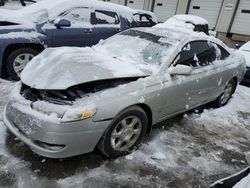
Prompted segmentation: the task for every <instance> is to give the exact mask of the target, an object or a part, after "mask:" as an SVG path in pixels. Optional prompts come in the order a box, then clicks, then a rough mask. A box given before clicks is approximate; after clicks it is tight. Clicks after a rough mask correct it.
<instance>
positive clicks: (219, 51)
mask: <svg viewBox="0 0 250 188" xmlns="http://www.w3.org/2000/svg"><path fill="white" fill-rule="evenodd" d="M208 45H209V47H210V48H213V49H214V56H215V58H214V60H225V59H226V58H227V57H229V56H230V53H228V52H227V51H226V50H225V49H224V48H223V47H222V46H220V45H218V44H215V43H213V42H208Z"/></svg>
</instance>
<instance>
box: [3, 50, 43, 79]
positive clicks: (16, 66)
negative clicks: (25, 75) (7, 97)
mask: <svg viewBox="0 0 250 188" xmlns="http://www.w3.org/2000/svg"><path fill="white" fill-rule="evenodd" d="M38 54H39V52H38V51H36V50H34V49H31V48H20V49H17V50H15V51H13V52H12V53H11V54H10V55H9V56H8V58H7V65H6V69H7V73H8V75H9V77H10V78H11V79H12V80H19V79H20V75H21V72H22V70H23V69H24V67H25V66H26V65H27V63H28V62H29V61H30V60H31V59H32V58H33V57H35V56H36V55H38Z"/></svg>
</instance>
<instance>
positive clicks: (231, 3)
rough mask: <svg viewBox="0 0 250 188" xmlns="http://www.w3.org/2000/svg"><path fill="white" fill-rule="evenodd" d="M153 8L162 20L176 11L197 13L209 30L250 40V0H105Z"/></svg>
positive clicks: (130, 5) (242, 39)
mask: <svg viewBox="0 0 250 188" xmlns="http://www.w3.org/2000/svg"><path fill="white" fill-rule="evenodd" d="M104 1H107V2H112V3H118V4H121V5H126V6H129V7H131V8H135V9H144V10H149V11H152V12H154V13H155V14H156V16H157V17H158V20H159V21H160V22H164V21H166V20H167V19H168V18H169V17H171V16H173V15H175V14H194V15H197V16H201V17H203V18H205V19H206V20H208V22H209V29H212V30H215V31H217V32H221V33H227V36H228V37H233V38H235V39H237V40H241V41H246V40H249V39H250V0H209V1H207V0H104Z"/></svg>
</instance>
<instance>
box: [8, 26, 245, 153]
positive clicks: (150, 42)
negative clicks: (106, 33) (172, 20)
mask: <svg viewBox="0 0 250 188" xmlns="http://www.w3.org/2000/svg"><path fill="white" fill-rule="evenodd" d="M244 73H245V59H244V58H243V57H242V56H240V55H237V54H234V53H231V51H230V49H229V48H228V47H227V46H225V45H224V44H223V43H222V42H221V41H220V40H218V39H216V38H214V37H210V36H207V35H206V34H204V33H197V32H193V31H189V32H187V31H186V32H184V31H183V32H180V31H178V32H177V31H176V30H174V29H160V28H138V29H130V30H127V31H124V32H121V33H119V34H117V35H114V36H113V37H111V38H109V39H106V40H105V41H103V42H101V43H99V44H98V45H96V46H93V47H91V48H89V47H88V48H72V47H71V48H70V47H68V48H66V47H64V48H58V49H46V50H45V51H43V52H42V53H41V54H40V55H38V56H37V57H35V58H34V59H33V60H32V61H31V62H30V63H29V64H28V65H27V66H26V68H25V69H24V71H23V72H22V74H21V82H20V83H18V84H17V86H16V88H15V89H14V90H13V94H12V97H10V101H9V103H8V105H7V106H6V109H5V113H4V117H3V120H4V122H5V124H6V126H7V128H8V129H9V130H10V131H11V132H12V133H13V134H14V135H16V136H17V137H18V138H19V139H21V140H22V141H23V142H24V143H25V144H27V145H28V146H29V147H30V148H31V149H32V150H33V151H34V152H35V153H38V154H39V155H42V156H46V157H51V158H64V157H70V156H74V155H79V154H83V153H87V152H91V151H93V150H94V148H96V147H97V148H98V149H99V150H100V151H101V152H102V153H103V154H104V155H106V156H108V157H117V156H121V155H125V154H127V153H129V152H130V151H132V150H133V149H134V148H136V147H138V146H139V144H140V143H141V141H142V139H143V137H144V136H145V134H146V133H149V132H150V130H151V128H152V126H153V125H154V124H156V123H158V122H160V121H163V120H165V119H168V118H170V117H172V116H175V115H177V114H180V113H183V112H185V111H188V110H190V109H193V108H196V107H198V106H200V105H203V104H205V103H208V102H211V101H213V102H214V104H215V106H217V107H220V106H223V105H226V104H227V102H228V101H229V99H230V98H231V96H232V94H233V93H234V91H235V89H236V86H237V84H238V83H239V82H240V81H241V80H242V77H243V75H244Z"/></svg>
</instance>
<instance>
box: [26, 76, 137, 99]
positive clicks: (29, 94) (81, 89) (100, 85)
mask: <svg viewBox="0 0 250 188" xmlns="http://www.w3.org/2000/svg"><path fill="white" fill-rule="evenodd" d="M139 78H140V77H129V78H116V79H109V80H98V81H93V82H89V83H84V84H79V85H77V86H72V87H70V88H68V89H65V90H40V89H34V88H31V87H29V86H27V85H25V84H23V85H22V88H21V95H22V96H23V97H24V98H25V99H27V100H30V101H38V100H44V101H48V102H51V103H55V104H72V103H73V102H74V101H75V100H76V99H79V98H82V97H84V96H88V95H89V94H91V93H96V92H98V91H102V90H105V89H108V88H114V87H117V86H118V85H121V84H125V83H129V82H132V81H136V80H138V79H139Z"/></svg>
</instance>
